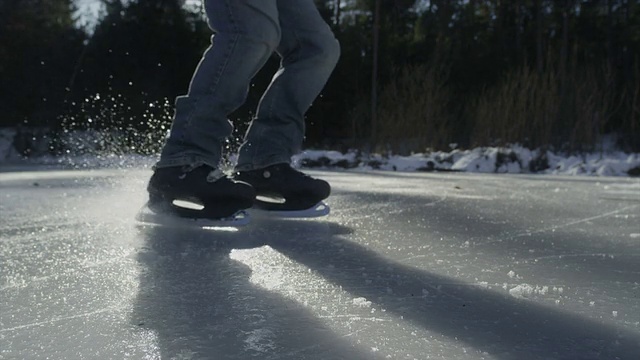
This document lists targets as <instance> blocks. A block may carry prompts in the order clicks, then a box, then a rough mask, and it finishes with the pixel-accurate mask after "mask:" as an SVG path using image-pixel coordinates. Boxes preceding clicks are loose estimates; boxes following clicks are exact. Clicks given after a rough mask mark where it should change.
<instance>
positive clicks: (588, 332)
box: [269, 223, 640, 360]
mask: <svg viewBox="0 0 640 360" xmlns="http://www.w3.org/2000/svg"><path fill="white" fill-rule="evenodd" d="M306 226H307V228H306V229H305V228H298V229H296V230H295V231H296V232H304V233H314V232H316V231H317V230H316V228H317V226H316V224H313V223H308V224H307V225H306ZM271 240H272V241H271V242H270V243H269V245H270V246H271V247H272V248H274V249H275V250H277V251H279V252H280V253H282V254H284V255H286V256H287V257H289V258H290V259H292V260H294V261H296V262H299V263H302V264H304V265H306V266H308V267H309V268H311V269H313V270H314V271H315V272H316V273H317V274H318V275H321V276H323V277H324V278H325V279H327V280H328V281H330V282H332V283H334V284H335V285H338V286H340V287H341V288H342V289H344V290H346V291H348V292H349V293H351V294H352V296H354V297H364V298H366V299H369V300H371V301H373V302H374V303H377V305H378V306H379V307H380V308H383V309H385V310H386V311H387V312H390V313H393V314H395V315H398V316H399V317H400V316H401V317H403V318H404V319H406V320H408V321H410V322H412V323H414V324H416V325H418V326H420V327H423V328H424V329H427V330H430V331H436V332H438V333H441V334H443V335H445V336H447V337H449V338H451V339H456V340H457V341H462V342H465V343H467V344H468V345H469V346H472V347H473V348H475V349H477V350H478V351H480V352H487V353H489V354H491V356H493V357H495V358H498V359H516V358H522V359H530V358H535V359H540V358H543V359H563V360H564V359H566V360H568V359H578V358H579V359H635V358H638V356H639V355H640V336H639V335H638V333H637V332H636V333H634V332H632V331H629V330H626V329H623V328H621V327H614V326H611V325H607V324H606V323H604V322H602V323H601V322H596V321H593V320H591V319H588V318H586V317H582V316H578V315H575V314H571V313H569V312H565V311H562V310H560V309H554V308H553V307H551V306H541V305H538V304H535V303H533V302H528V301H524V300H520V299H516V298H513V297H510V296H507V295H504V294H500V293H497V292H493V291H490V290H487V289H483V288H481V287H478V286H472V285H469V284H465V283H463V282H460V281H458V280H456V279H454V278H449V277H445V276H441V275H438V274H434V273H431V272H427V271H424V270H420V269H417V268H413V267H410V266H405V265H402V264H400V263H397V262H395V261H392V260H389V259H386V258H384V257H383V256H381V255H379V254H377V253H375V252H373V251H371V250H369V249H367V248H365V247H363V246H361V245H358V244H356V243H354V242H352V241H348V240H346V239H345V238H344V237H342V236H329V237H326V238H324V239H321V238H318V239H316V240H317V241H304V242H301V241H297V240H296V239H295V237H293V236H280V237H273V238H271ZM389 241H390V242H392V241H393V239H389ZM362 269H366V272H367V274H368V276H369V278H370V279H375V281H374V282H373V283H372V284H371V285H370V286H366V287H363V286H362V275H361V274H362Z"/></svg>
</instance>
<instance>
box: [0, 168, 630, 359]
mask: <svg viewBox="0 0 640 360" xmlns="http://www.w3.org/2000/svg"><path fill="white" fill-rule="evenodd" d="M23 170H24V171H11V172H9V171H7V172H2V173H0V307H1V308H2V311H1V312H0V359H46V358H48V359H96V358H106V359H109V358H113V359H145V358H148V359H429V358H430V359H516V358H518V359H562V360H567V359H637V358H640V303H639V302H638V297H639V294H640V293H639V291H640V281H639V279H640V277H639V274H640V242H638V238H639V237H640V235H638V234H640V226H639V225H638V224H640V181H639V180H638V179H632V178H611V177H599V178H588V177H560V176H551V175H547V176H531V175H486V174H454V173H447V174H424V173H399V172H385V171H376V172H366V171H362V169H361V170H359V171H349V172H344V171H342V172H341V171H323V172H315V173H314V175H316V176H320V177H322V178H325V179H327V180H329V181H330V182H331V183H332V185H333V194H332V196H331V198H330V199H329V204H330V205H331V207H332V214H331V215H329V216H327V217H325V218H322V219H315V220H282V219H270V218H268V217H264V218H260V219H256V221H254V222H252V223H251V224H250V225H248V226H246V227H243V228H241V229H238V231H235V232H211V231H195V230H189V229H180V228H175V229H172V228H161V227H151V228H139V227H136V226H135V221H134V217H135V215H136V213H137V211H138V210H139V209H140V207H141V206H142V204H144V202H145V200H146V199H145V196H146V195H145V192H144V187H145V185H146V181H147V180H148V176H149V175H150V171H149V170H145V169H122V170H109V169H106V170H84V171H77V170H52V169H49V168H43V169H26V168H25V169H23Z"/></svg>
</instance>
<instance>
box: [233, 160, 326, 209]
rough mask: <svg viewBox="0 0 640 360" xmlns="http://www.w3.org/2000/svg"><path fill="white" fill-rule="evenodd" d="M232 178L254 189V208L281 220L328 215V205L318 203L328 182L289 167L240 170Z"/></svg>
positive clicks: (324, 196)
mask: <svg viewBox="0 0 640 360" xmlns="http://www.w3.org/2000/svg"><path fill="white" fill-rule="evenodd" d="M235 179H237V180H240V181H244V182H246V183H249V184H251V185H252V186H253V187H254V189H255V191H256V195H257V197H256V201H255V204H254V208H257V209H261V210H268V211H269V212H271V213H273V214H276V215H280V216H284V217H318V216H324V215H327V214H328V213H329V206H328V205H326V204H325V203H324V202H322V200H324V199H326V198H328V197H329V194H330V193H331V186H330V185H329V183H328V182H326V181H324V180H320V179H314V178H312V177H310V176H308V175H306V174H304V173H302V172H300V171H297V170H295V169H293V168H292V167H291V165H289V164H284V163H283V164H276V165H272V166H268V167H266V168H264V169H259V170H249V171H240V172H238V173H237V174H236V177H235Z"/></svg>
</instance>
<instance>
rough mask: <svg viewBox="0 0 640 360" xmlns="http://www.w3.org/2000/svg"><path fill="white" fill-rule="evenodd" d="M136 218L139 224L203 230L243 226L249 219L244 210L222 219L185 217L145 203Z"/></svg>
mask: <svg viewBox="0 0 640 360" xmlns="http://www.w3.org/2000/svg"><path fill="white" fill-rule="evenodd" d="M136 220H137V221H138V222H139V223H140V224H141V225H151V226H162V227H173V228H190V229H204V230H218V229H221V230H223V229H233V228H238V227H241V226H245V225H247V224H249V222H250V221H251V219H250V216H249V214H248V213H247V212H246V211H245V210H240V211H238V212H237V213H235V214H233V215H231V216H229V217H227V218H222V219H207V218H187V217H180V216H177V215H174V214H170V213H155V212H153V211H151V209H149V206H148V205H146V204H145V205H144V206H143V207H142V209H140V211H139V212H138V214H137V215H136Z"/></svg>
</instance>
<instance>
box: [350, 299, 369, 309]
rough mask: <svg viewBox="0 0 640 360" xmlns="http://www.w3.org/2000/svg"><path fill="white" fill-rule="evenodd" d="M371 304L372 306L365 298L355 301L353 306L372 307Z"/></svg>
mask: <svg viewBox="0 0 640 360" xmlns="http://www.w3.org/2000/svg"><path fill="white" fill-rule="evenodd" d="M371 304H372V303H371V301H369V300H367V299H366V298H363V297H359V298H355V299H353V305H356V306H359V307H371Z"/></svg>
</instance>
